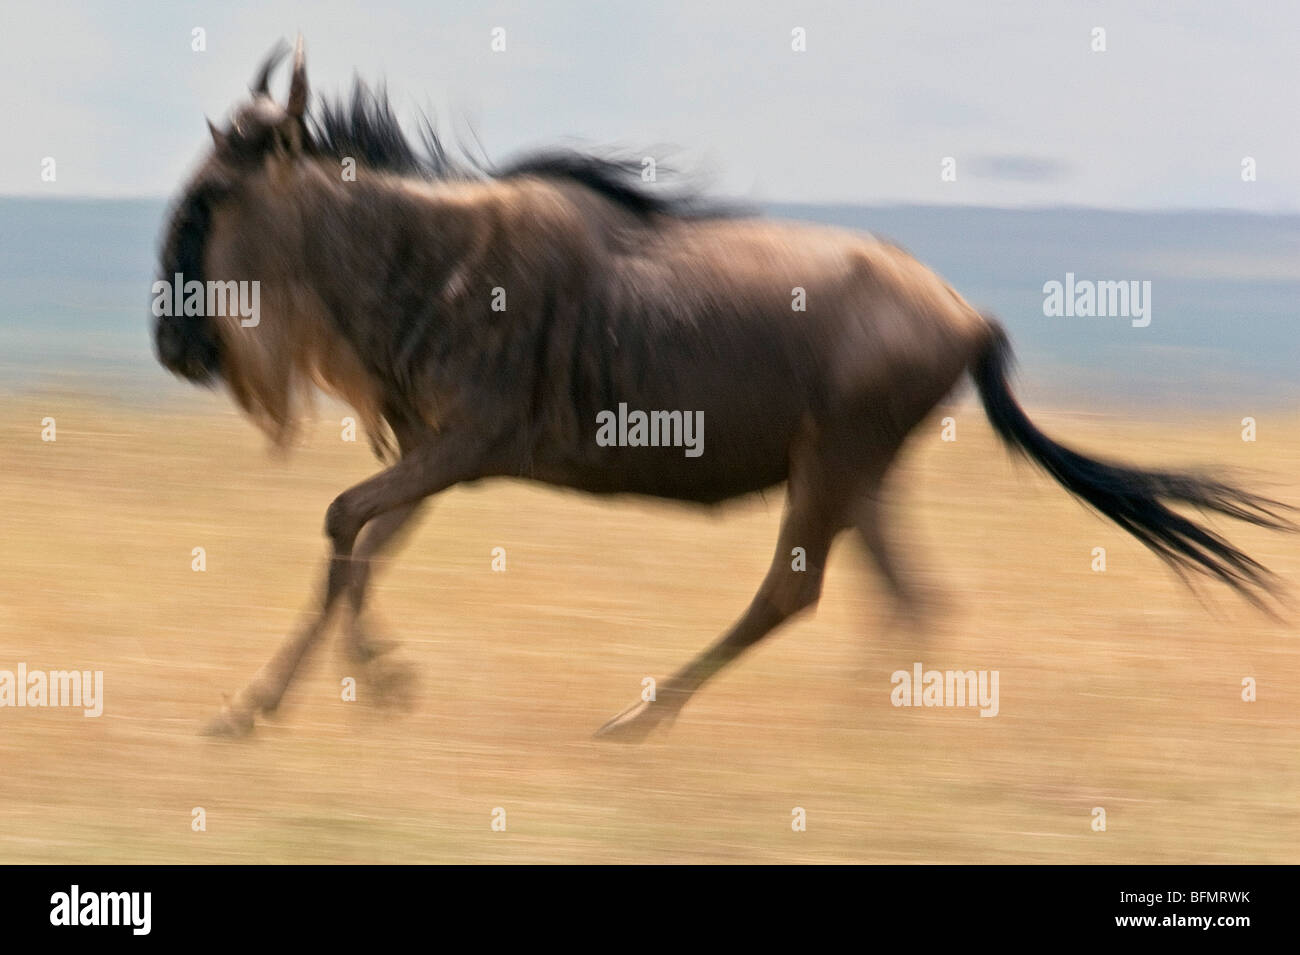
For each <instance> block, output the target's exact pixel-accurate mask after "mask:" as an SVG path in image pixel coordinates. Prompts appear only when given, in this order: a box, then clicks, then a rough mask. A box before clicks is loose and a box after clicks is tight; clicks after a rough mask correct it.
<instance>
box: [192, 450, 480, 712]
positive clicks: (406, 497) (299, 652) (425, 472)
mask: <svg viewBox="0 0 1300 955" xmlns="http://www.w3.org/2000/svg"><path fill="white" fill-rule="evenodd" d="M474 460H475V456H473V455H471V454H470V453H469V449H466V448H463V447H452V446H451V445H450V443H449V442H445V441H438V442H436V443H434V444H429V445H426V446H423V447H420V448H418V449H416V450H415V451H413V452H412V453H410V454H408V455H407V456H405V457H403V458H402V459H401V460H400V461H399V462H398V463H397V464H395V465H393V466H392V467H391V468H389V469H388V470H386V471H383V472H381V473H380V474H377V475H375V476H374V477H372V478H370V479H368V480H366V481H362V482H361V483H360V484H358V485H356V486H355V487H352V488H350V489H348V490H347V491H344V492H343V493H342V494H340V495H339V496H338V497H337V498H335V499H334V503H332V504H331V505H330V507H329V510H328V511H327V512H326V515H325V532H326V534H327V536H328V537H329V539H330V543H331V546H332V553H331V555H330V562H329V567H328V570H327V573H326V580H325V594H324V596H323V597H322V599H321V606H320V609H319V611H318V612H317V613H316V615H315V616H314V617H313V619H312V620H311V621H310V622H309V623H308V624H307V626H306V627H304V628H303V629H302V630H301V631H300V632H299V633H297V634H294V635H293V636H291V637H290V638H289V639H287V640H286V641H285V642H284V643H283V644H282V645H281V646H280V648H279V650H277V651H276V653H275V655H274V656H273V657H272V658H271V659H270V660H269V661H268V662H267V663H266V665H265V666H263V667H262V669H261V670H259V671H258V673H257V675H256V676H254V677H253V679H252V681H251V682H250V683H249V684H248V685H247V686H246V687H244V688H243V689H242V690H241V691H240V692H239V693H238V694H236V695H235V697H234V698H233V699H232V700H230V701H229V702H228V703H227V704H226V706H225V707H223V709H222V711H221V713H220V714H219V715H218V716H217V717H216V719H214V720H213V721H212V722H211V723H209V724H208V726H207V729H206V732H207V733H209V734H211V735H221V736H237V735H242V734H244V733H247V732H249V731H250V730H251V729H252V728H253V721H254V717H255V716H256V714H257V712H258V711H259V710H260V711H261V712H264V713H266V712H270V711H272V710H274V709H276V707H278V706H279V705H280V700H281V699H282V698H283V696H284V693H285V691H286V690H287V689H288V687H289V684H290V682H291V681H292V680H293V676H294V674H295V673H296V672H297V670H298V668H299V666H300V665H301V664H302V662H303V660H304V659H305V658H306V656H307V654H308V653H309V652H310V650H311V649H312V648H313V647H314V646H315V645H316V643H317V642H318V641H319V640H320V637H321V635H322V634H323V633H324V632H325V629H326V627H327V626H328V625H329V622H330V619H331V617H332V615H333V613H334V611H335V609H336V608H337V606H338V604H339V601H340V599H341V598H342V597H343V596H344V595H345V594H346V593H347V592H348V591H349V589H350V588H352V587H353V586H354V585H357V584H359V589H358V590H357V591H356V593H357V594H358V597H360V596H361V595H362V594H363V593H364V587H365V580H366V578H365V577H364V576H363V577H360V578H358V577H357V576H356V575H355V573H354V572H355V568H356V564H355V563H354V561H353V547H354V545H355V543H356V540H357V536H358V535H359V534H360V533H361V530H362V528H363V527H365V526H366V525H367V524H368V523H370V522H371V521H374V520H376V519H378V518H381V517H383V516H384V515H387V514H391V513H393V512H395V511H399V510H406V511H408V513H407V514H406V515H405V516H407V517H409V516H410V514H409V512H410V511H413V510H414V509H415V508H416V506H417V505H418V504H419V502H420V501H422V500H423V499H424V498H426V497H428V496H429V495H431V494H436V493H437V492H439V491H442V490H445V489H446V488H448V487H450V486H451V485H453V484H456V483H458V482H459V481H463V480H467V479H469V478H472V477H475V476H477V474H476V472H475V471H474V470H473V468H472V467H471V466H470V462H472V461H474ZM402 523H405V522H404V521H397V520H396V519H394V520H393V521H392V523H391V525H389V529H388V532H387V534H386V535H385V536H387V537H391V535H392V534H393V533H394V532H395V531H396V529H397V528H398V527H400V525H401V524H402ZM382 529H383V528H382V527H381V530H382ZM381 543H382V541H381Z"/></svg>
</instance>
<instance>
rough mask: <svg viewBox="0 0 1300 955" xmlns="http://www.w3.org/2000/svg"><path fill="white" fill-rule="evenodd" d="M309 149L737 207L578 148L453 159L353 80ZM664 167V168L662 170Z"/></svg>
mask: <svg viewBox="0 0 1300 955" xmlns="http://www.w3.org/2000/svg"><path fill="white" fill-rule="evenodd" d="M309 121H310V123H311V127H312V135H313V139H314V142H313V144H312V145H313V148H314V149H315V150H316V151H317V153H318V154H320V155H324V156H329V157H332V158H334V159H337V160H339V161H342V160H344V159H346V158H349V157H350V158H352V159H354V160H356V161H357V162H358V163H364V164H365V165H366V166H368V167H370V168H371V169H375V170H379V171H384V172H392V173H396V174H398V175H417V176H421V177H423V178H425V179H430V180H456V179H484V178H492V179H499V180H507V179H512V178H517V177H520V176H537V177H541V178H544V179H553V180H558V181H568V182H574V183H577V184H579V185H582V186H585V187H586V188H587V189H590V190H591V191H592V192H595V193H597V194H598V195H600V196H603V197H604V198H605V199H607V200H609V201H610V202H612V203H614V204H615V205H618V206H620V207H622V208H624V209H626V210H628V211H629V212H633V213H635V214H637V215H640V216H650V215H666V216H675V217H678V218H691V219H698V218H715V217H719V216H726V215H738V214H741V210H739V209H736V208H734V207H731V206H724V205H722V204H720V203H717V202H713V201H707V200H705V198H704V197H703V196H702V195H701V193H700V192H699V191H698V190H695V189H690V188H681V187H680V186H674V187H673V188H672V189H671V190H668V189H660V188H653V189H652V188H646V187H644V186H642V185H641V162H640V161H639V160H636V159H632V158H620V157H615V156H609V155H599V154H597V153H594V152H586V151H581V150H578V149H565V148H550V149H545V150H540V151H537V152H533V153H529V154H526V155H524V156H521V157H519V158H517V159H514V160H513V161H511V162H509V163H507V164H506V165H504V166H500V167H497V166H494V165H492V164H491V163H490V162H488V161H487V160H481V159H472V158H469V157H468V156H467V157H466V158H464V159H459V158H457V157H455V156H454V155H453V154H452V152H451V151H450V150H449V149H448V148H447V146H446V144H445V143H444V142H443V141H442V138H441V136H440V135H439V134H438V132H437V129H436V127H435V125H434V123H433V122H432V121H431V120H430V119H429V118H428V116H426V115H424V114H421V116H420V139H421V141H422V142H421V145H420V147H417V146H416V145H414V144H413V143H412V142H411V139H410V138H409V137H408V136H407V134H406V132H405V130H403V128H402V125H401V122H400V121H399V120H398V118H397V115H396V114H395V113H394V112H393V108H392V105H391V104H390V103H389V100H388V95H387V92H386V91H385V89H384V88H383V87H382V86H381V87H379V88H378V89H377V90H372V89H371V88H370V87H369V86H367V85H366V84H365V83H364V82H362V81H361V80H357V81H355V82H354V84H353V87H352V93H351V96H350V97H340V98H338V99H335V100H329V99H322V100H320V102H319V105H318V108H317V109H316V110H315V111H314V112H313V114H312V116H311V117H309ZM665 171H668V170H665Z"/></svg>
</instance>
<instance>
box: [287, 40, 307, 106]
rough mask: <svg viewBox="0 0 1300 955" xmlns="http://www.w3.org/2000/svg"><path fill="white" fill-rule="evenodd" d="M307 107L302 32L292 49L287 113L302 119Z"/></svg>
mask: <svg viewBox="0 0 1300 955" xmlns="http://www.w3.org/2000/svg"><path fill="white" fill-rule="evenodd" d="M306 109H307V55H306V54H305V53H304V52H303V47H302V34H301V33H299V34H298V43H297V45H296V46H295V47H294V51H293V80H292V82H291V83H290V84H289V115H290V116H292V117H293V118H294V119H302V114H303V112H304V111H305V110H306Z"/></svg>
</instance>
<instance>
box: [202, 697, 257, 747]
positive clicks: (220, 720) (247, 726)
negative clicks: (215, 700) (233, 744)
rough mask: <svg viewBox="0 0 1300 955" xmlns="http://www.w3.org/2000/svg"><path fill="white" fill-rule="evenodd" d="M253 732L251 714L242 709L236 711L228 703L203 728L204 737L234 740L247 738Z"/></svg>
mask: <svg viewBox="0 0 1300 955" xmlns="http://www.w3.org/2000/svg"><path fill="white" fill-rule="evenodd" d="M252 731H253V714H252V713H250V712H248V711H247V710H243V709H236V708H235V707H232V706H231V705H230V704H229V703H227V704H226V705H225V706H223V707H222V708H221V712H220V713H218V714H217V715H216V716H214V717H213V718H212V719H211V720H209V721H208V722H207V724H206V725H205V726H204V727H203V731H202V732H203V735H204V736H213V737H220V738H224V739H235V738H237V737H240V736H247V735H248V734H249V733H251V732H252Z"/></svg>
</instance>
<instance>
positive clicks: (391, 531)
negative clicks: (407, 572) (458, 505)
mask: <svg viewBox="0 0 1300 955" xmlns="http://www.w3.org/2000/svg"><path fill="white" fill-rule="evenodd" d="M420 510H421V504H418V503H417V504H408V505H406V506H405V507H399V508H397V509H396V510H392V511H389V512H388V513H387V514H382V515H380V516H379V517H376V518H375V519H374V520H373V521H371V522H370V523H369V524H367V525H366V527H365V530H364V531H362V532H361V539H360V540H359V541H358V542H357V547H356V552H355V553H354V554H353V555H352V582H351V585H350V587H349V588H348V605H349V606H348V612H349V620H348V625H347V630H346V632H345V633H344V635H343V649H344V652H345V653H346V654H347V658H348V659H349V660H351V661H352V662H354V663H369V662H370V661H371V660H373V659H374V658H375V657H377V656H380V655H381V654H383V653H386V652H388V651H389V650H391V649H392V648H393V646H394V644H393V642H392V641H389V640H377V639H375V637H374V636H373V634H372V633H370V632H369V628H368V627H367V626H366V625H364V624H363V623H362V613H363V611H364V610H365V604H366V593H367V590H368V589H369V585H370V574H371V568H372V566H373V564H374V561H375V559H376V558H377V557H378V556H379V555H380V553H382V552H384V551H387V550H391V549H392V548H393V547H394V546H395V545H396V544H397V543H399V542H400V540H401V539H402V537H404V536H405V535H406V534H407V533H409V532H410V530H411V528H412V527H413V526H414V524H415V517H416V515H417V514H418V513H419V511H420Z"/></svg>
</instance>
